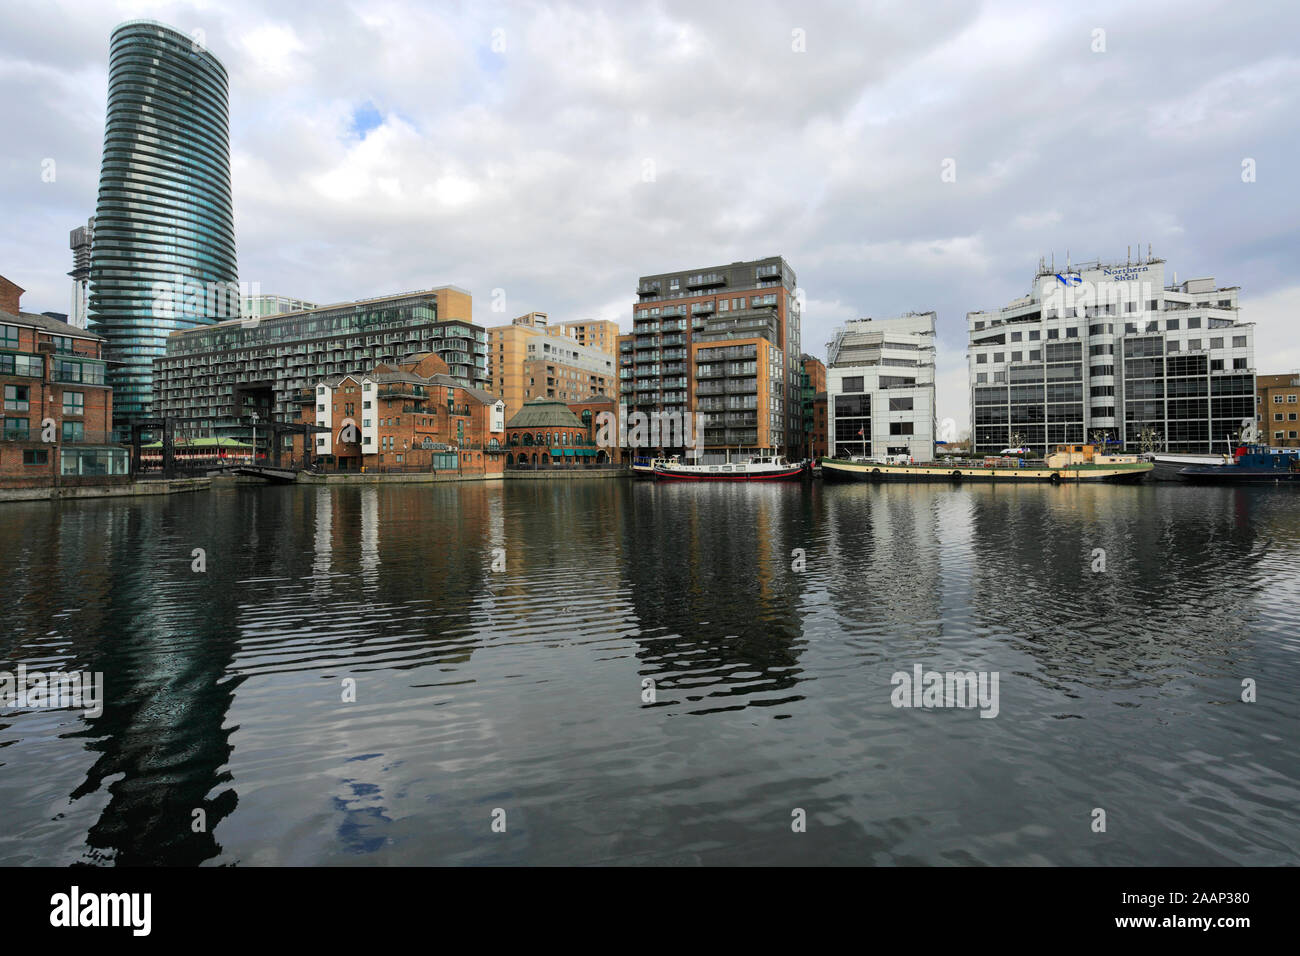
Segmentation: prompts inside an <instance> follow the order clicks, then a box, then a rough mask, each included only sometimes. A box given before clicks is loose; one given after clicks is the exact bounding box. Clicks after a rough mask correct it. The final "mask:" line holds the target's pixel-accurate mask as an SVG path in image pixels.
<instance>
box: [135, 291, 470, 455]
mask: <svg viewBox="0 0 1300 956" xmlns="http://www.w3.org/2000/svg"><path fill="white" fill-rule="evenodd" d="M470 309H471V300H470V295H469V293H468V292H466V291H465V290H463V289H457V288H455V287H454V286H444V287H441V288H437V289H430V290H428V291H424V292H406V293H401V294H399V295H391V296H383V297H380V298H375V299H364V300H362V301H359V302H347V303H342V304H339V305H328V306H322V307H321V308H318V309H312V310H309V311H306V312H293V313H289V314H287V315H278V316H268V317H266V318H263V319H259V320H243V319H235V320H231V321H227V322H221V323H218V324H217V325H211V326H206V327H201V328H196V329H190V330H188V331H184V332H176V333H174V334H172V335H171V336H169V337H168V340H167V354H166V355H165V356H164V357H163V358H161V359H158V361H157V362H156V371H155V377H156V379H157V388H158V409H157V410H158V413H159V414H161V415H165V416H167V417H170V418H175V419H177V420H178V424H179V426H180V428H181V429H182V430H183V431H184V432H185V433H186V434H187V435H190V436H198V435H223V434H229V435H235V434H241V435H243V434H248V433H249V431H250V426H251V425H252V423H253V421H254V419H252V415H253V414H254V413H256V415H257V416H258V420H262V421H266V420H274V421H279V422H295V421H297V407H296V405H295V399H296V397H297V396H298V394H299V392H300V391H301V390H302V389H305V388H313V387H315V385H316V383H317V382H319V381H321V380H322V379H324V378H329V377H333V376H341V375H348V374H359V373H363V372H365V371H367V370H369V369H372V368H374V367H375V366H377V365H380V364H387V365H396V364H397V363H399V362H401V361H403V360H404V359H405V358H407V357H408V356H411V355H417V354H423V353H426V352H433V353H435V354H437V355H438V357H439V358H441V359H442V360H443V361H444V362H445V363H446V364H447V367H448V374H450V375H451V377H452V378H454V379H455V380H456V381H458V382H460V383H462V384H464V385H468V386H472V387H475V388H487V387H488V377H487V330H485V329H483V328H481V327H480V326H477V325H474V324H473V323H472V322H470V321H469V319H468V316H469V315H470ZM447 313H451V314H452V315H454V316H464V318H459V317H455V318H448V317H447Z"/></svg>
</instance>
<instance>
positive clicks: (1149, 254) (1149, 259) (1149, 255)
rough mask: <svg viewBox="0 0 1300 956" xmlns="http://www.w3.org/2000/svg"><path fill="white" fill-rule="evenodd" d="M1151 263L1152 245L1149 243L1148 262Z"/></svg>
mask: <svg viewBox="0 0 1300 956" xmlns="http://www.w3.org/2000/svg"><path fill="white" fill-rule="evenodd" d="M1150 261H1151V243H1149V242H1148V243H1147V262H1150Z"/></svg>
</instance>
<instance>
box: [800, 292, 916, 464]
mask: <svg viewBox="0 0 1300 956" xmlns="http://www.w3.org/2000/svg"><path fill="white" fill-rule="evenodd" d="M934 322H935V314H934V313H933V312H909V313H908V314H907V315H904V316H901V317H899V318H896V319H858V320H855V321H853V322H848V323H846V324H845V325H843V326H842V327H840V329H838V330H837V331H836V333H835V339H834V341H832V342H830V343H829V344H828V345H827V347H826V348H827V361H826V419H827V420H826V433H827V437H828V444H829V449H828V450H829V453H830V455H831V457H832V458H858V457H866V458H881V457H884V456H886V455H907V456H908V457H909V458H912V459H915V460H916V461H930V460H932V459H933V458H934V439H935V404H934V356H935V351H934V349H935V340H934Z"/></svg>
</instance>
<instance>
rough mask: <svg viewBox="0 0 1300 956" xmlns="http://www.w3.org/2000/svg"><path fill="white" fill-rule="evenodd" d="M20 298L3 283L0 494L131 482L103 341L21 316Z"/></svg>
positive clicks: (0, 297) (30, 315) (67, 327)
mask: <svg viewBox="0 0 1300 956" xmlns="http://www.w3.org/2000/svg"><path fill="white" fill-rule="evenodd" d="M22 293H23V290H22V289H21V288H19V287H18V286H17V285H15V284H14V283H12V282H10V281H9V280H8V279H6V278H4V277H3V276H0V391H3V393H4V431H3V441H0V487H33V486H42V485H50V484H52V483H53V482H55V481H56V480H57V481H62V480H63V479H64V478H68V479H73V478H86V477H94V478H104V477H108V476H114V475H125V474H126V473H127V471H128V469H129V463H128V461H127V452H126V449H125V448H121V447H118V446H116V445H115V444H114V443H113V440H112V433H111V429H112V419H113V390H112V389H111V388H109V387H108V385H107V384H106V370H107V365H106V363H105V361H104V339H103V337H102V336H99V335H96V334H95V333H94V332H89V331H86V330H85V329H78V328H76V327H75V326H71V325H68V324H67V323H65V322H60V321H59V320H58V319H51V318H49V317H48V316H44V315H35V314H33V313H30V312H23V311H22V310H21V309H20V308H19V300H20V298H21V296H22Z"/></svg>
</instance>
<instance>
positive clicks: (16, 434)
mask: <svg viewBox="0 0 1300 956" xmlns="http://www.w3.org/2000/svg"><path fill="white" fill-rule="evenodd" d="M28 427H29V425H28V421H27V419H25V418H6V419H5V438H26V437H27V434H28Z"/></svg>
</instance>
